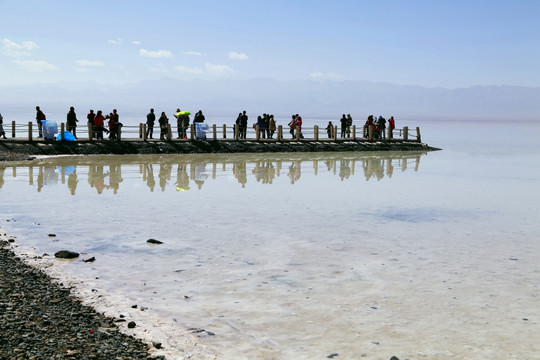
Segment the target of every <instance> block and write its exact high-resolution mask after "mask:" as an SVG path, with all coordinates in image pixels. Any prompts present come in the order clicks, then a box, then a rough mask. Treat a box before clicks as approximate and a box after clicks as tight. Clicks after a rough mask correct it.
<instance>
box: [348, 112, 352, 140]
mask: <svg viewBox="0 0 540 360" xmlns="http://www.w3.org/2000/svg"><path fill="white" fill-rule="evenodd" d="M351 127H352V117H351V114H347V137H348V138H350V137H351Z"/></svg>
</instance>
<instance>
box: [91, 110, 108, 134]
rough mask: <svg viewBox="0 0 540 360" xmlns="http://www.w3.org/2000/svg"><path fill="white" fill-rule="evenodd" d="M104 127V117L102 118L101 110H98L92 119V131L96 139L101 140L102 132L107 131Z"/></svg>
mask: <svg viewBox="0 0 540 360" xmlns="http://www.w3.org/2000/svg"><path fill="white" fill-rule="evenodd" d="M104 126H105V117H104V116H103V112H102V111H101V110H98V112H97V114H96V116H95V118H94V131H95V132H96V139H98V140H103V131H108V130H107V129H105V128H104Z"/></svg>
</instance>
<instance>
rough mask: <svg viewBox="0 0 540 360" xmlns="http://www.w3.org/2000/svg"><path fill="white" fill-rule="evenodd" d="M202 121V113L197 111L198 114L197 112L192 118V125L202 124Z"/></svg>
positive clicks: (203, 118)
mask: <svg viewBox="0 0 540 360" xmlns="http://www.w3.org/2000/svg"><path fill="white" fill-rule="evenodd" d="M204 120H205V117H204V115H203V113H202V110H199V112H197V113H196V114H195V117H194V118H193V122H194V123H202V122H204Z"/></svg>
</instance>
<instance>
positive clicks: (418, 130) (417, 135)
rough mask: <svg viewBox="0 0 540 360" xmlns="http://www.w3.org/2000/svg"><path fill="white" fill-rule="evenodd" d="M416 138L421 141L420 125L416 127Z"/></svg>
mask: <svg viewBox="0 0 540 360" xmlns="http://www.w3.org/2000/svg"><path fill="white" fill-rule="evenodd" d="M416 139H417V140H418V142H422V138H421V137H420V127H419V126H417V127H416Z"/></svg>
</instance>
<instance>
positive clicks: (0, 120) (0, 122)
mask: <svg viewBox="0 0 540 360" xmlns="http://www.w3.org/2000/svg"><path fill="white" fill-rule="evenodd" d="M3 123H4V118H3V117H2V114H0V136H3V137H4V139H7V138H6V132H5V131H4V125H3Z"/></svg>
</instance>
